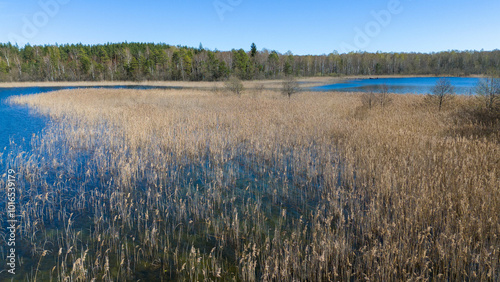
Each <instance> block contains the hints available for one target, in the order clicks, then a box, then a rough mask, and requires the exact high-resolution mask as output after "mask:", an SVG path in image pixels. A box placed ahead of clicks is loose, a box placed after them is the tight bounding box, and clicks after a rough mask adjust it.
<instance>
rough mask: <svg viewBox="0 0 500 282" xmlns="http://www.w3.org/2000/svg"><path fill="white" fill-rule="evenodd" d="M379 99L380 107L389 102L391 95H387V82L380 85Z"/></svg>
mask: <svg viewBox="0 0 500 282" xmlns="http://www.w3.org/2000/svg"><path fill="white" fill-rule="evenodd" d="M379 101H380V105H381V106H382V107H385V106H387V105H389V104H390V103H391V101H392V100H391V97H389V86H388V85H387V84H385V83H384V84H382V85H380V94H379Z"/></svg>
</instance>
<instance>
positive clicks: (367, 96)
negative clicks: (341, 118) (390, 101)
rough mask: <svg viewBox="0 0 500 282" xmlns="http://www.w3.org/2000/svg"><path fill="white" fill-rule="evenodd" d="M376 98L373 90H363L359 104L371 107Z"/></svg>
mask: <svg viewBox="0 0 500 282" xmlns="http://www.w3.org/2000/svg"><path fill="white" fill-rule="evenodd" d="M377 100H378V99H377V97H376V96H375V93H373V91H370V92H365V93H363V94H362V95H361V104H362V105H363V106H365V107H367V108H368V109H370V110H371V109H372V107H373V106H375V103H376V102H377Z"/></svg>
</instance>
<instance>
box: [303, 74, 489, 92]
mask: <svg viewBox="0 0 500 282" xmlns="http://www.w3.org/2000/svg"><path fill="white" fill-rule="evenodd" d="M438 79H440V77H407V78H373V79H372V78H368V79H353V80H347V81H345V82H342V83H337V84H329V85H323V86H318V87H313V88H312V90H314V91H342V92H369V91H374V92H378V91H380V86H381V85H383V84H386V85H387V86H388V87H389V92H390V93H398V94H408V93H410V94H428V93H430V92H431V89H432V87H433V86H434V85H435V84H436V82H437V81H438ZM449 80H450V82H451V84H452V85H453V86H454V87H455V93H456V94H461V95H472V94H475V91H474V88H475V86H476V85H477V84H478V82H479V81H480V79H479V78H473V77H450V78H449Z"/></svg>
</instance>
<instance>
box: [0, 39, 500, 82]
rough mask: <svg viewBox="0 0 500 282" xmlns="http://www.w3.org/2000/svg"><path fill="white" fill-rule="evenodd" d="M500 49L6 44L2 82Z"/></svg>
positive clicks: (244, 74) (434, 59) (269, 67)
mask: <svg viewBox="0 0 500 282" xmlns="http://www.w3.org/2000/svg"><path fill="white" fill-rule="evenodd" d="M499 68H500V50H494V51H447V52H439V53H381V52H378V53H366V52H352V53H348V54H338V53H336V52H334V53H331V54H328V55H306V56H299V55H293V54H292V53H291V52H287V53H285V54H281V53H278V52H276V51H270V50H266V49H263V50H261V51H258V50H257V46H256V45H255V44H252V46H251V47H250V51H248V52H247V51H244V50H243V49H240V50H231V51H212V50H208V49H205V48H203V46H202V45H201V44H200V47H199V48H191V47H186V46H171V45H167V44H153V43H117V44H104V45H83V44H71V45H70V44H66V45H44V46H30V45H26V46H25V47H22V48H19V47H17V46H14V45H12V44H9V43H8V44H0V81H101V80H109V81H113V80H184V81H215V80H225V79H227V78H228V77H230V76H236V77H238V78H240V79H245V80H247V79H248V80H249V79H274V78H282V77H285V76H302V77H307V76H330V75H455V76H468V75H473V74H486V73H491V72H498V70H499Z"/></svg>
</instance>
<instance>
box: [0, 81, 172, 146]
mask: <svg viewBox="0 0 500 282" xmlns="http://www.w3.org/2000/svg"><path fill="white" fill-rule="evenodd" d="M75 88H82V87H19V88H0V132H1V133H0V153H1V152H4V151H5V150H8V149H9V147H10V143H11V142H12V144H16V146H22V147H23V149H24V150H25V151H26V150H29V149H30V140H31V137H32V135H33V134H38V133H39V132H40V131H41V130H42V129H43V128H44V127H45V125H46V124H47V122H48V118H47V117H43V116H40V115H38V114H36V113H33V111H30V110H29V109H28V108H27V107H23V106H18V105H10V104H9V103H8V102H7V100H8V98H9V97H10V96H15V95H29V94H36V93H44V92H50V91H56V90H63V89H75ZM83 88H88V87H83ZM92 88H113V89H158V88H161V89H164V88H165V89H166V88H173V87H156V86H142V85H126V86H122V85H118V86H99V87H92Z"/></svg>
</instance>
